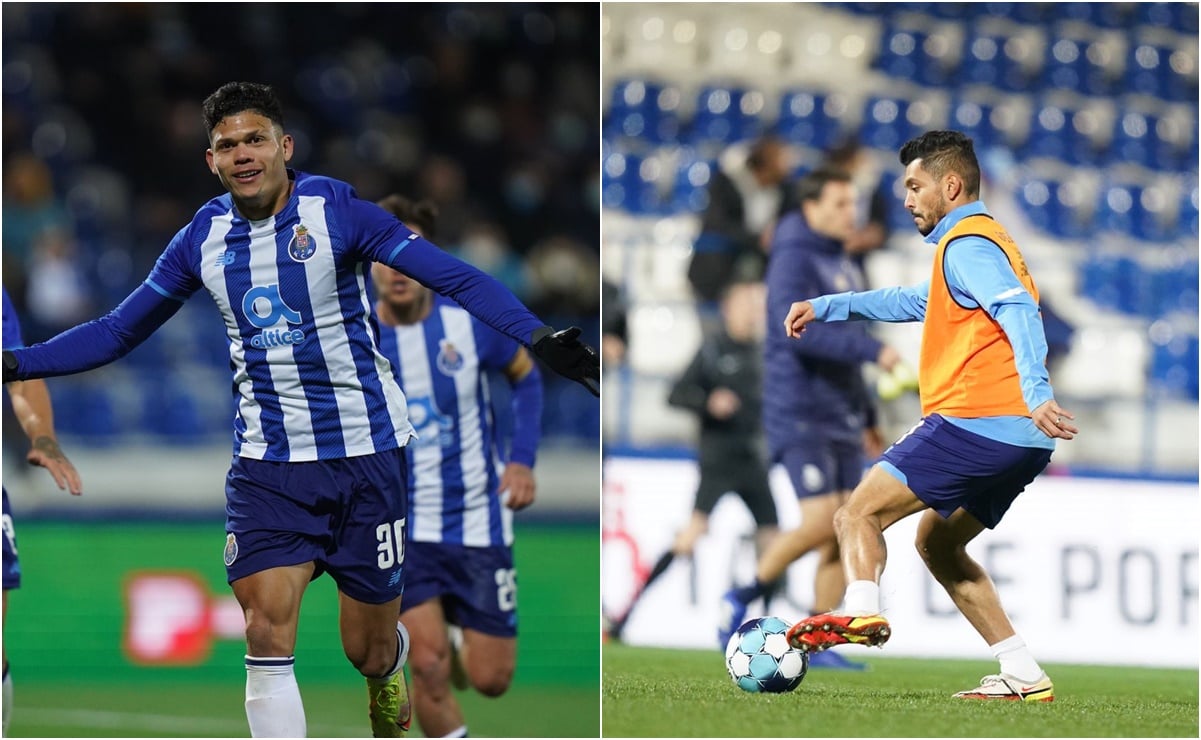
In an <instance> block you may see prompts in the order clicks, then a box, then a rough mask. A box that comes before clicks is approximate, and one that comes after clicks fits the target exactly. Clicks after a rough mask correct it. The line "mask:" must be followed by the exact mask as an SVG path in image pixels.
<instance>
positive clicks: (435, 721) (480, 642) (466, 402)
mask: <svg viewBox="0 0 1201 740" xmlns="http://www.w3.org/2000/svg"><path fill="white" fill-rule="evenodd" d="M379 205H380V206H382V207H383V208H384V209H385V210H387V211H390V212H391V213H392V214H394V215H395V216H396V217H397V218H399V219H400V220H401V221H402V222H404V223H405V224H406V225H408V226H409V228H411V229H412V230H413V231H415V232H417V233H419V234H421V235H422V236H423V237H425V238H433V228H434V222H435V220H436V218H437V209H436V206H434V205H433V204H432V203H428V202H424V201H422V202H418V203H413V202H412V201H410V200H408V199H407V198H404V197H402V196H399V195H391V196H389V197H387V198H385V199H384V200H382V201H380V203H379ZM371 277H372V282H373V284H374V285H375V289H376V293H377V296H378V297H377V299H376V304H375V311H376V315H377V316H378V318H379V322H380V324H382V326H381V327H380V349H381V350H382V351H383V353H384V356H386V357H387V358H388V359H389V360H391V361H392V367H393V368H394V371H395V373H396V377H397V379H398V380H399V381H400V387H401V389H402V390H404V393H405V398H406V399H407V400H408V402H409V409H410V410H411V411H410V414H409V419H410V421H411V422H412V423H413V426H414V428H415V429H416V431H417V439H416V440H415V441H414V442H412V443H410V445H409V447H408V452H409V519H408V534H407V539H406V547H407V560H408V572H407V573H406V574H405V599H404V602H403V603H402V605H401V612H400V618H401V622H402V623H404V625H405V626H406V627H407V628H408V631H409V635H410V636H411V637H412V641H413V642H412V649H411V651H410V653H409V667H410V669H411V670H412V672H413V709H414V711H415V712H416V714H417V722H418V723H419V724H420V725H421V731H422V732H424V733H425V735H426V737H466V736H467V723H466V721H465V720H464V717H463V710H462V708H461V707H460V706H459V702H458V701H457V700H456V699H455V695H454V693H453V692H452V691H451V684H452V677H454V678H458V679H460V683H461V685H459V688H466V686H467V684H468V682H469V683H470V685H471V686H472V687H474V688H475V689H476V690H477V691H479V692H480V693H482V694H484V695H485V696H493V697H495V696H500V695H501V694H503V693H505V691H507V690H508V688H509V684H510V682H511V680H512V678H513V670H514V667H515V665H516V661H517V570H516V569H515V568H514V567H513V551H512V545H513V512H514V511H517V510H520V509H524V508H525V507H527V506H529V505H530V504H532V503H534V495H535V482H534V471H533V468H534V460H535V457H536V453H537V449H538V439H539V437H540V436H541V429H542V375H541V373H539V371H538V366H537V365H536V364H534V362H533V360H532V359H531V358H530V353H529V352H528V351H526V349H525V348H524V347H522V346H521V345H520V344H518V343H517V342H515V341H513V339H511V338H509V337H506V336H504V335H503V334H500V333H498V332H497V331H496V330H494V329H491V328H489V327H488V326H487V325H486V324H484V323H483V322H481V321H480V320H479V319H476V318H473V317H472V316H471V314H469V313H467V312H466V311H464V310H463V308H462V307H461V306H459V305H458V304H457V303H455V302H454V301H452V300H450V299H449V298H445V297H443V296H440V295H438V294H436V293H434V292H433V291H431V290H430V289H429V288H426V287H424V286H422V285H421V284H419V283H417V282H416V281H415V280H413V279H412V278H410V277H408V276H407V275H405V274H404V273H402V272H398V271H397V270H394V269H392V268H391V267H388V266H387V265H384V264H380V263H376V264H375V265H373V266H372V268H371ZM489 370H494V371H497V372H500V373H503V374H504V376H505V378H506V379H507V380H508V382H509V385H510V387H511V389H512V395H511V405H512V411H513V432H512V443H511V445H510V449H509V454H508V455H507V456H506V457H507V460H506V462H504V463H503V464H502V463H501V459H502V456H501V450H500V445H499V440H498V438H497V429H496V424H495V422H494V420H493V416H492V406H491V401H490V393H489V387H488V377H487V374H486V373H487V371H489ZM452 625H453V628H454V629H457V630H458V636H459V637H460V639H461V640H462V645H461V650H459V649H457V647H456V646H455V645H454V644H453V642H452V641H451V640H450V639H449V638H448V634H447V629H448V627H451V626H452ZM460 661H461V662H460ZM462 679H466V681H463V680H462Z"/></svg>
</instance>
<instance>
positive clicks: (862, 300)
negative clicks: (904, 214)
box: [784, 131, 1079, 701]
mask: <svg viewBox="0 0 1201 740" xmlns="http://www.w3.org/2000/svg"><path fill="white" fill-rule="evenodd" d="M900 159H901V164H903V165H904V166H905V208H906V209H908V210H909V212H910V213H911V214H913V221H914V223H915V224H916V225H917V229H918V231H919V232H921V234H922V235H923V236H925V237H926V242H927V243H929V244H931V245H932V246H934V265H933V269H932V271H931V275H930V279H929V280H928V281H926V282H923V283H921V284H920V285H917V286H914V287H910V288H885V289H881V290H872V291H868V292H864V293H853V292H851V293H838V294H833V295H823V296H819V297H817V298H811V299H809V300H805V301H799V302H797V303H794V304H792V307H791V308H790V309H789V311H788V316H787V317H786V318H785V320H784V328H785V334H786V335H787V336H789V337H794V338H801V334H802V332H805V331H806V330H807V329H809V328H810V326H809V324H810V323H811V322H813V321H844V320H860V319H875V320H878V321H898V322H899V321H923V320H924V321H925V326H924V327H923V330H922V349H921V361H920V366H919V369H918V374H919V378H920V381H919V382H920V386H921V402H922V420H921V421H920V422H919V423H918V424H917V425H916V426H915V427H913V429H911V430H910V431H909V432H908V433H906V434H905V435H904V436H902V437H901V438H900V439H899V440H897V441H896V443H895V444H893V445H892V446H891V447H889V448H888V449H887V450H886V451H885V452H884V456H883V458H882V460H881V461H880V462H879V463H877V464H876V465H875V466H873V467H872V469H871V470H870V471H869V472H868V474H867V476H866V477H865V478H864V480H863V482H862V483H860V484H859V485H858V486H857V487H856V488H855V490H854V492H852V494H851V497H850V499H849V500H848V501H847V502H846V503H845V504H844V505H843V506H842V507H841V508H840V509H839V510H838V512H837V513H836V514H835V517H834V526H835V529H836V530H837V532H838V543H839V546H840V547H841V550H842V564H843V568H844V570H845V572H846V577H847V580H848V581H849V584H848V585H847V590H846V601H845V603H844V606H843V612H842V613H841V614H833V613H830V614H822V615H817V616H812V617H809V618H807V619H803V620H801V621H800V622H798V623H796V624H795V625H793V627H792V628H791V629H790V630H789V633H788V640H789V642H790V643H791V644H792V645H793V646H794V647H796V648H799V649H802V650H808V651H810V652H816V651H820V650H825V649H827V648H829V647H832V646H835V645H842V644H846V643H857V644H861V645H881V644H883V643H884V642H885V641H886V640H888V637H889V635H890V634H891V628H890V627H889V624H888V620H887V619H885V618H884V617H883V616H882V615H881V609H880V585H879V581H880V574H881V573H882V572H883V570H884V564H885V557H886V553H885V547H884V535H883V532H884V530H885V529H887V528H888V527H889V526H891V525H892V524H893V523H895V522H897V521H899V520H900V519H902V518H904V517H906V516H909V515H910V514H915V513H917V512H919V511H920V512H924V513H923V514H922V518H921V521H920V522H919V523H918V530H917V542H916V545H917V549H918V552H919V553H920V554H921V556H922V559H923V560H924V561H925V563H926V566H927V567H928V568H929V570H930V573H931V574H933V576H934V578H935V579H936V580H937V581H938V582H939V583H940V584H942V586H943V588H945V589H946V591H947V593H948V594H949V595H950V597H951V600H952V601H954V603H955V606H957V607H958V608H959V611H960V612H962V613H963V615H964V616H965V617H967V620H968V622H970V623H971V625H972V627H974V628H975V629H976V631H977V632H979V633H980V636H981V637H983V638H984V640H985V641H986V642H987V643H988V645H989V646H990V647H991V648H992V652H993V655H995V656H996V657H997V659H998V660H999V661H1000V672H999V673H998V674H995V675H990V676H985V677H984V679H983V680H982V681H981V682H980V685H979V686H978V687H976V688H973V689H969V690H967V691H961V692H959V693H957V694H955V696H956V697H957V698H961V699H1001V700H1011V701H1051V700H1053V699H1054V697H1055V690H1054V687H1053V686H1052V684H1051V680H1050V678H1048V677H1047V674H1046V673H1045V672H1044V671H1043V669H1042V668H1041V667H1040V666H1039V664H1038V662H1037V661H1035V659H1034V656H1033V655H1032V654H1031V652H1030V649H1029V648H1028V647H1026V644H1025V642H1024V641H1023V640H1022V638H1021V637H1019V636H1018V634H1017V633H1016V631H1015V630H1014V628H1013V625H1012V624H1011V623H1010V621H1009V617H1008V616H1007V615H1006V614H1005V610H1004V609H1003V608H1002V606H1001V602H1000V599H999V598H998V596H997V591H996V587H995V586H994V585H993V582H992V580H991V579H990V578H989V576H988V573H986V572H985V571H984V569H983V568H982V567H981V566H980V564H979V563H977V562H976V561H975V560H973V559H972V558H971V557H970V556H969V555H968V554H967V551H966V549H965V548H966V547H967V544H968V543H969V542H971V541H972V539H974V538H975V537H976V535H978V534H980V532H982V531H983V530H984V529H985V528H986V527H987V528H989V529H992V528H994V527H996V526H997V524H998V523H999V522H1000V521H1001V517H1002V516H1004V514H1005V511H1006V510H1007V509H1008V508H1009V505H1010V504H1011V503H1012V502H1013V500H1014V499H1015V498H1016V497H1017V495H1018V494H1019V493H1021V492H1022V490H1024V489H1025V487H1026V486H1027V485H1028V484H1029V483H1030V481H1032V480H1034V478H1035V476H1037V475H1038V474H1039V473H1040V472H1042V470H1043V469H1044V468H1045V467H1046V466H1047V463H1048V462H1049V461H1050V459H1051V453H1052V451H1053V450H1054V449H1055V440H1056V439H1072V438H1074V437H1075V435H1076V434H1077V433H1078V431H1079V430H1078V429H1077V428H1076V427H1075V426H1074V425H1073V424H1072V423H1071V420H1072V419H1073V418H1074V417H1073V416H1072V414H1070V413H1068V412H1067V411H1066V410H1064V409H1063V408H1061V407H1060V406H1059V404H1057V403H1056V402H1055V398H1054V393H1053V392H1052V389H1051V383H1050V380H1049V378H1048V376H1047V370H1046V365H1045V360H1046V354H1047V342H1046V338H1045V337H1044V334H1043V326H1042V319H1041V317H1040V314H1039V309H1038V288H1037V287H1036V286H1035V284H1034V280H1033V278H1032V277H1031V276H1030V272H1029V270H1028V269H1027V268H1026V262H1025V260H1024V259H1023V258H1022V254H1021V252H1020V251H1019V250H1018V246H1017V244H1016V243H1014V241H1013V239H1012V238H1011V237H1010V236H1009V234H1008V232H1006V231H1005V229H1004V227H1002V226H1001V225H1000V224H999V223H997V222H996V221H995V220H994V219H993V217H992V216H991V215H990V214H989V212H988V209H987V208H985V206H984V204H983V203H982V202H980V200H979V197H980V195H979V194H980V167H979V164H978V163H977V161H976V153H975V150H974V149H973V146H972V140H971V139H970V138H968V137H967V136H964V135H963V134H962V133H959V132H956V131H929V132H926V133H925V134H922V135H921V136H919V137H917V138H915V139H913V140H911V141H909V142H907V143H906V144H905V145H904V146H903V147H902V148H901V151H900Z"/></svg>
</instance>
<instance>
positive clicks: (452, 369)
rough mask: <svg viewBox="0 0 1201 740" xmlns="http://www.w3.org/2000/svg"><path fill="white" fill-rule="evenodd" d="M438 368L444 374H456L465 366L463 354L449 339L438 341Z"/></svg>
mask: <svg viewBox="0 0 1201 740" xmlns="http://www.w3.org/2000/svg"><path fill="white" fill-rule="evenodd" d="M437 363H438V370H439V372H441V373H442V374H443V375H454V374H455V373H457V372H458V371H459V370H460V369H461V368H462V367H463V355H461V354H459V350H457V349H455V346H454V345H453V344H451V342H450V340H449V339H443V340H441V341H439V342H438V358H437Z"/></svg>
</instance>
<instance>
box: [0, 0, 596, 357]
mask: <svg viewBox="0 0 1201 740" xmlns="http://www.w3.org/2000/svg"><path fill="white" fill-rule="evenodd" d="M595 16H596V8H595V7H593V6H587V5H464V4H448V5H441V4H438V5H424V4H372V3H366V4H310V5H299V6H296V5H278V4H272V3H263V4H249V5H246V4H238V5H221V4H196V5H193V4H166V3H147V4H139V3H130V4H119V5H108V4H85V5H70V6H66V5H40V4H5V6H4V9H3V45H4V51H3V58H4V86H3V94H4V131H3V158H4V203H3V256H4V284H5V286H6V287H7V288H8V289H9V291H10V294H11V295H12V297H13V299H14V300H15V301H16V302H17V305H18V307H19V308H20V309H23V312H22V313H23V316H24V317H25V319H26V321H27V323H28V324H29V326H28V329H27V331H28V333H29V335H30V336H29V337H28V339H29V340H38V339H42V338H45V337H47V336H49V335H52V334H53V333H54V332H56V331H58V330H59V329H61V328H63V327H66V326H70V325H73V324H75V323H77V322H78V321H80V320H81V319H85V318H89V317H91V316H94V315H96V314H97V312H99V311H103V310H107V309H108V308H109V307H111V305H113V304H114V302H115V301H116V300H119V299H120V298H121V297H123V296H124V295H125V294H126V292H127V291H128V290H129V289H130V288H132V287H133V286H134V285H136V284H137V282H138V281H140V280H141V279H142V277H143V276H144V275H145V273H146V271H147V270H148V269H149V268H150V266H151V265H152V264H153V260H154V259H155V258H156V257H157V255H158V254H159V253H160V252H161V250H162V248H163V247H164V246H165V245H166V243H167V242H168V240H169V239H170V238H171V237H172V236H173V235H174V233H175V232H176V231H177V230H178V229H179V228H181V227H182V226H183V225H184V224H185V223H187V221H188V220H190V218H191V215H192V214H193V213H194V212H195V210H196V209H197V208H198V207H199V206H200V205H201V204H202V203H204V202H205V201H206V200H208V199H209V198H212V197H215V196H217V195H220V194H221V193H222V189H221V187H220V185H219V183H218V182H217V180H216V178H215V177H213V176H212V175H211V174H210V173H209V172H208V171H207V168H206V167H205V164H204V159H203V155H204V150H205V147H206V139H205V134H204V131H203V127H202V124H201V119H200V104H201V102H202V100H203V99H204V98H205V97H206V96H207V95H208V94H209V93H211V92H212V91H213V90H215V89H216V88H217V87H218V86H219V85H221V84H222V83H224V82H226V81H230V80H240V79H246V80H253V81H259V82H265V83H268V84H271V85H273V86H274V87H275V88H276V90H277V91H278V92H279V94H280V96H281V98H282V99H283V101H284V104H285V117H286V122H287V128H288V130H289V131H290V133H292V134H293V136H294V137H295V138H296V156H295V158H294V159H293V166H294V167H296V168H297V169H301V170H305V171H310V172H315V173H319V174H324V175H329V176H332V177H337V178H340V179H344V180H346V181H348V182H350V183H351V184H352V185H354V186H355V187H356V188H357V190H358V192H359V195H360V196H361V197H363V198H365V199H367V200H376V199H378V198H380V197H382V196H384V195H386V194H388V193H391V192H402V193H408V194H411V195H413V196H415V197H425V198H430V199H432V200H434V201H435V202H436V203H437V204H438V206H439V208H440V210H441V212H442V213H443V214H444V218H443V224H444V225H445V226H444V228H443V230H442V235H441V240H440V245H441V246H443V247H444V248H446V249H448V250H450V251H452V252H454V253H456V254H457V255H458V256H460V257H462V258H464V259H466V260H468V261H470V262H472V263H474V264H476V265H477V266H479V267H481V268H483V269H485V270H488V271H489V272H491V273H492V274H494V275H495V276H496V277H498V278H499V279H501V280H502V281H503V282H504V283H505V284H506V285H508V286H509V287H510V288H511V289H512V290H514V292H516V293H517V294H518V295H519V296H520V297H521V298H523V299H524V300H525V301H527V302H528V303H529V305H530V306H531V307H532V308H533V309H534V310H535V311H537V312H538V313H539V314H540V315H543V316H545V317H547V318H548V319H549V318H552V317H563V319H564V320H576V321H579V320H581V318H587V317H590V316H591V317H594V316H595V314H596V311H597V309H598V303H599V296H598V294H597V290H596V287H595V286H596V285H597V283H598V280H599V276H598V266H597V249H598V245H597V233H598V212H597V204H598V197H597V179H598V162H597V157H596V141H597V138H598V124H599V112H598V95H597V84H598V79H599V77H598V74H599V71H598V64H599V62H598V59H597V55H596V53H595V50H596V48H597V44H598V39H597V35H598V28H597V23H596V18H595ZM593 323H595V319H593Z"/></svg>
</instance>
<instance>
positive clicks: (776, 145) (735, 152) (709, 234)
mask: <svg viewBox="0 0 1201 740" xmlns="http://www.w3.org/2000/svg"><path fill="white" fill-rule="evenodd" d="M744 152H745V153H744ZM788 160H789V157H788V148H787V145H786V144H785V143H784V142H783V141H781V140H780V139H777V138H775V137H771V136H767V137H763V138H762V139H759V140H757V141H755V142H754V143H753V144H752V145H751V146H750V149H749V150H747V149H745V148H744V147H731V148H730V149H728V150H727V151H726V153H725V154H723V156H722V157H721V159H720V162H719V166H718V167H717V168H716V169H715V171H714V172H713V176H712V179H711V180H710V181H709V204H708V206H706V208H705V211H704V213H703V214H701V232H700V235H699V236H698V237H697V240H696V243H695V244H694V245H693V252H692V261H691V262H690V263H689V266H688V281H689V282H690V283H691V284H692V289H693V291H694V292H695V294H696V297H697V299H698V300H700V301H706V302H712V301H716V300H717V299H718V298H719V297H720V296H721V292H722V288H724V287H725V285H726V284H727V283H728V282H730V281H731V280H734V279H736V278H744V279H750V280H762V279H763V274H764V265H765V264H766V262H767V250H768V246H769V239H770V236H771V229H772V228H773V227H774V225H775V223H776V220H777V219H778V218H779V217H780V214H781V213H782V212H783V211H784V209H786V208H787V207H788V204H789V196H788V188H787V181H788V175H789V172H790V163H789V161H788Z"/></svg>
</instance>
